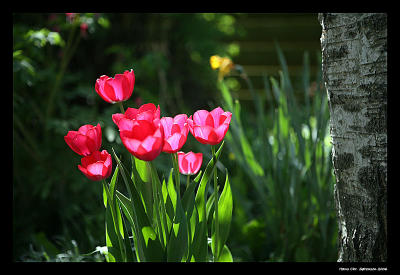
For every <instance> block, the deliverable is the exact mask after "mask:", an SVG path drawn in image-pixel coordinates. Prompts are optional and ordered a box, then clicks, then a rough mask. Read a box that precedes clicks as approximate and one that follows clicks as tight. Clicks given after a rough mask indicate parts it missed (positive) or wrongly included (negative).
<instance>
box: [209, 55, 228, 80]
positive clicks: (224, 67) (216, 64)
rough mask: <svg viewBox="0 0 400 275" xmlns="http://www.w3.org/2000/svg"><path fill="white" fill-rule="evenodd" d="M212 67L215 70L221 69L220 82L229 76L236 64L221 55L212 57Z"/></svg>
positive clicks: (219, 73)
mask: <svg viewBox="0 0 400 275" xmlns="http://www.w3.org/2000/svg"><path fill="white" fill-rule="evenodd" d="M210 65H211V68H212V69H213V70H216V69H219V71H218V80H219V81H220V80H222V79H223V78H224V76H225V75H227V74H229V73H230V71H231V70H232V68H233V67H234V64H233V62H232V60H231V59H230V58H228V57H220V56H219V55H213V56H211V57H210Z"/></svg>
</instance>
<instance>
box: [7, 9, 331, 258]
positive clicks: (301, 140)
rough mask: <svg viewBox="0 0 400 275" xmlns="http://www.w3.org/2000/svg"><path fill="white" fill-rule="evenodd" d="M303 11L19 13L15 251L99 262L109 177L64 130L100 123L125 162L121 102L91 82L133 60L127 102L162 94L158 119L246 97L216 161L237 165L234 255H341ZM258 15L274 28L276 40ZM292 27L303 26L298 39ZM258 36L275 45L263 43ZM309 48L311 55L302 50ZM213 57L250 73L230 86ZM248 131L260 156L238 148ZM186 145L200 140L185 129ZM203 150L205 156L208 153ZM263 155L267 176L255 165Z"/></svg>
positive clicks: (310, 32)
mask: <svg viewBox="0 0 400 275" xmlns="http://www.w3.org/2000/svg"><path fill="white" fill-rule="evenodd" d="M282 18H286V20H285V19H282ZM287 18H291V19H290V20H287ZM307 18H311V19H312V16H309V15H307V16H299V15H292V16H288V15H279V14H256V15H254V16H249V15H246V14H223V13H220V14H211V13H209V14H94V13H84V14H76V15H75V16H74V17H73V18H71V17H69V16H67V15H66V14H64V13H60V14H14V15H13V125H14V127H13V248H14V249H13V258H14V260H15V261H104V257H103V255H101V253H99V252H98V251H99V249H96V247H101V246H104V245H105V240H104V211H103V208H104V207H103V205H102V186H101V184H96V183H94V182H90V181H89V180H87V179H86V178H85V177H84V176H83V175H82V174H81V173H80V171H79V170H78V169H77V167H76V166H77V165H78V163H79V161H80V158H79V156H77V155H76V154H75V153H74V152H72V151H71V150H69V148H68V147H67V145H66V144H65V142H64V139H63V136H64V135H65V134H66V133H67V132H68V130H72V129H74V130H76V129H78V128H79V127H80V126H81V125H83V124H86V123H91V124H97V123H100V124H101V126H102V130H103V145H102V147H103V148H104V149H107V150H109V151H111V147H113V148H114V149H115V150H116V152H118V154H121V158H122V159H127V160H129V155H128V153H127V151H126V150H124V148H123V146H122V144H121V141H120V139H119V136H118V132H117V130H116V127H115V125H114V123H113V122H112V120H111V115H112V114H113V113H116V112H119V108H118V106H114V105H110V104H108V103H106V102H104V101H103V100H102V99H101V98H100V97H99V96H98V95H97V94H96V93H95V91H94V83H95V80H96V79H97V78H98V77H100V75H103V74H106V75H109V76H113V75H114V74H116V73H122V72H123V71H124V70H126V69H130V68H132V69H134V71H135V75H136V83H135V89H134V92H133V96H132V98H131V99H130V100H128V101H127V102H126V104H125V106H130V107H137V106H139V105H141V104H142V103H147V102H153V103H155V104H159V105H160V107H161V112H162V114H161V115H162V116H172V115H175V114H178V113H186V114H188V115H190V114H193V113H194V111H195V110H198V109H212V108H214V107H216V106H220V105H224V106H225V108H226V107H229V106H226V104H227V102H226V97H225V98H224V97H223V93H224V91H225V95H227V94H229V95H230V97H231V98H232V102H237V103H235V104H234V106H232V107H233V108H234V109H235V108H236V109H235V112H233V110H232V112H233V113H235V114H237V118H240V119H241V123H240V124H235V125H234V124H232V128H231V130H230V131H229V133H231V136H230V137H229V138H228V143H227V145H228V147H227V148H229V151H228V150H226V151H225V152H224V154H223V155H222V156H221V162H220V166H219V169H220V170H221V171H224V166H225V167H226V168H228V169H229V171H230V175H231V176H230V178H231V185H232V191H233V195H234V212H233V224H232V226H231V234H230V236H229V239H228V242H227V244H228V245H229V247H230V248H231V251H232V254H233V257H234V260H235V261H335V260H336V258H335V257H336V231H337V230H336V223H335V219H334V218H335V217H334V209H333V196H332V194H331V193H332V188H333V175H332V173H331V169H330V166H329V165H330V163H331V161H330V156H329V152H330V144H329V133H327V131H326V125H327V121H328V119H329V118H328V113H327V108H326V106H325V105H326V98H325V91H324V88H323V86H321V85H320V84H321V83H320V77H319V72H320V65H319V63H318V60H319V55H318V54H317V53H318V51H319V48H315V47H314V45H318V43H319V41H318V40H317V39H319V33H318V31H319V26H318V27H317V28H318V29H317V31H315V28H314V29H313V28H308V27H309V26H310V25H309V24H310V23H309V22H312V20H311V21H310V19H307ZM267 19H271V20H272V21H270V22H275V23H274V24H272V23H271V24H267V23H266V21H265V20H267ZM307 20H309V21H307ZM296 22H297V23H296ZM315 25H316V26H317V25H318V22H317V18H316V16H315ZM263 26H264V27H266V28H268V29H269V31H272V30H273V32H270V33H272V35H271V36H270V37H267V38H266V33H268V30H265V29H263V31H260V28H262V27H263ZM295 26H296V27H295ZM295 28H297V29H299V28H300V29H302V30H303V32H302V33H303V34H304V35H302V36H298V35H297V36H296V33H298V32H296V31H295V30H294V29H295ZM307 28H308V29H307ZM279 30H280V31H279ZM288 30H291V31H288ZM315 33H316V34H315ZM263 36H264V40H265V41H267V42H265V41H264V42H262V41H261V42H260V41H258V42H257V41H255V40H254V37H258V38H259V39H262V38H263ZM285 37H291V39H292V40H294V41H293V45H292V44H291V43H290V42H287V40H285ZM315 37H317V38H316V39H315ZM266 39H267V40H266ZM274 39H275V40H276V42H278V43H279V45H281V46H282V49H284V52H283V53H282V52H280V51H279V47H276V44H274V43H273V40H274ZM296 43H297V44H296ZM271 45H272V46H271ZM296 45H297V47H296ZM285 49H286V50H285ZM306 49H309V50H311V51H312V52H310V53H309V54H308V53H307V54H304V50H306ZM265 50H266V51H267V52H262V51H265ZM214 54H218V55H221V56H229V57H231V58H232V59H233V61H234V63H236V64H240V65H242V67H243V68H244V70H243V71H240V70H234V71H232V73H231V75H230V76H228V77H226V78H225V80H224V84H225V85H224V86H222V87H221V86H220V85H219V84H218V83H217V73H216V72H215V71H213V70H212V69H211V68H210V65H209V58H210V56H211V55H214ZM285 56H286V57H287V60H286V59H285ZM299 63H301V64H300V65H299ZM260 64H261V65H260ZM293 64H295V65H293ZM303 65H304V66H303ZM243 72H245V73H246V75H247V76H248V78H246V77H243ZM280 72H281V73H280ZM249 79H250V82H249ZM289 83H290V84H289ZM289 85H290V86H289ZM288 87H291V89H288ZM254 95H256V97H257V96H259V98H258V100H257V98H256V100H255V101H253V99H254ZM236 100H237V101H236ZM293 102H296V103H293ZM291 104H296V106H297V107H296V108H291V107H292V106H293V105H291ZM257 106H261V107H262V109H260V108H259V107H257ZM324 106H325V107H324ZM239 107H240V115H238V114H239V113H236V111H237V110H239V109H238V108H239ZM322 108H325V109H323V110H322ZM260 110H261V111H262V112H260ZM321 110H322V111H321ZM278 118H279V123H278V124H277V119H278ZM260 125H261V126H260ZM277 125H280V127H281V128H279V129H278V128H276V127H277ZM298 133H300V134H299V135H298ZM296 134H297V135H296ZM235 139H236V142H235ZM243 139H245V140H247V142H248V145H249V148H251V150H252V152H253V156H251V155H250V157H249V153H248V152H249V151H248V150H247V151H246V150H243V148H246V146H244V147H243ZM238 140H239V142H238ZM277 144H279V147H277ZM262 145H264V146H262ZM291 148H292V149H293V148H294V149H293V150H292V149H291ZM301 148H302V149H301ZM183 150H184V151H185V150H192V151H202V150H204V148H202V146H199V144H198V143H197V142H196V141H195V140H194V138H193V137H191V136H190V135H189V138H188V142H187V144H186V145H185V146H184V148H183ZM268 150H269V151H268ZM290 150H292V151H290ZM246 152H247V153H246ZM289 152H291V153H290V154H289ZM203 153H204V154H205V158H206V159H210V157H211V156H210V152H203ZM169 161H170V159H169V157H168V156H166V155H165V154H161V155H160V157H159V158H157V162H156V164H157V166H158V168H159V169H161V170H162V171H165V172H166V171H167V169H169ZM249 163H250V164H249ZM254 163H258V165H259V166H260V169H261V170H262V171H263V176H259V175H257V169H255V170H254V169H248V168H249V166H248V165H250V166H253V167H255V166H254V165H257V164H254ZM114 165H115V164H114ZM254 171H255V174H254V173H253V172H254ZM221 175H222V172H221ZM293 187H295V189H293ZM257 188H258V189H257ZM272 188H275V189H274V192H275V193H272V191H271V189H272ZM294 190H296V191H294ZM259 191H262V192H261V193H260V192H259ZM260 194H261V195H260ZM262 194H264V197H263V195H262ZM96 250H97V252H94V253H91V252H93V251H96Z"/></svg>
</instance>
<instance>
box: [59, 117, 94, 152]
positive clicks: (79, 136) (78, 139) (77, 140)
mask: <svg viewBox="0 0 400 275" xmlns="http://www.w3.org/2000/svg"><path fill="white" fill-rule="evenodd" d="M64 140H65V142H66V143H67V144H68V146H69V147H71V149H72V150H73V151H74V152H75V153H77V154H79V155H81V156H88V155H90V154H92V153H93V152H95V151H98V150H100V147H101V127H100V124H97V126H92V125H89V124H87V125H83V126H81V127H80V128H79V130H78V131H69V132H68V134H67V135H66V136H64Z"/></svg>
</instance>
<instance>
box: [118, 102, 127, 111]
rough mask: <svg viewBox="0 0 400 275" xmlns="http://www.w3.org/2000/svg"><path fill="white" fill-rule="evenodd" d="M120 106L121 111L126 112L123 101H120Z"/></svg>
mask: <svg viewBox="0 0 400 275" xmlns="http://www.w3.org/2000/svg"><path fill="white" fill-rule="evenodd" d="M118 105H119V108H120V109H121V112H122V113H123V114H125V109H124V104H123V103H122V101H120V102H118Z"/></svg>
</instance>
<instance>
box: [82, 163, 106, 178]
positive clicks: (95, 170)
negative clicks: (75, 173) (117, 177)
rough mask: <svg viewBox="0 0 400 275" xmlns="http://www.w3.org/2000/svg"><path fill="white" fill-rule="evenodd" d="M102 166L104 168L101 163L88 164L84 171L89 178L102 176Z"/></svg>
mask: <svg viewBox="0 0 400 275" xmlns="http://www.w3.org/2000/svg"><path fill="white" fill-rule="evenodd" d="M103 166H104V164H103V162H101V161H97V162H95V163H91V164H89V165H88V166H87V167H86V169H87V171H88V174H89V175H90V176H99V175H103Z"/></svg>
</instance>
